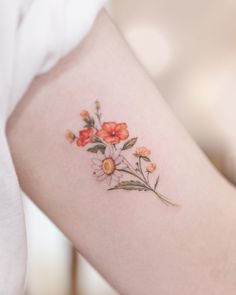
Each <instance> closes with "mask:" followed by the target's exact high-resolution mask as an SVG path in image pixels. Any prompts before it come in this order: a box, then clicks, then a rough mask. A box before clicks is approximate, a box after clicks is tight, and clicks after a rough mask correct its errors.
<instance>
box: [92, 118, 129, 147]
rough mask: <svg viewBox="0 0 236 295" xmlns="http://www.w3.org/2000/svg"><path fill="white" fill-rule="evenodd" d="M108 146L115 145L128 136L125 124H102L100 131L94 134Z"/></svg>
mask: <svg viewBox="0 0 236 295" xmlns="http://www.w3.org/2000/svg"><path fill="white" fill-rule="evenodd" d="M96 136H98V137H100V138H102V139H103V140H104V141H105V142H106V143H108V144H117V143H119V142H120V141H121V140H125V139H126V138H127V137H128V136H129V132H128V130H127V124H126V123H115V122H104V123H103V124H102V129H100V130H98V131H97V132H96Z"/></svg>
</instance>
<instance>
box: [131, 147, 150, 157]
mask: <svg viewBox="0 0 236 295" xmlns="http://www.w3.org/2000/svg"><path fill="white" fill-rule="evenodd" d="M135 154H136V155H137V156H140V157H148V156H150V154H151V151H150V150H148V149H147V148H146V147H145V146H141V147H138V148H137V149H136V151H135Z"/></svg>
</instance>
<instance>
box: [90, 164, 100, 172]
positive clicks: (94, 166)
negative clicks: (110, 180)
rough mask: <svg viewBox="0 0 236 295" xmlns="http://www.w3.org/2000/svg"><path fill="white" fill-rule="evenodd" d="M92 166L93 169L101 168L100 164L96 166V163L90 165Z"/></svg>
mask: <svg viewBox="0 0 236 295" xmlns="http://www.w3.org/2000/svg"><path fill="white" fill-rule="evenodd" d="M92 168H93V170H95V171H99V170H101V169H102V168H101V165H100V166H98V165H95V164H93V165H92Z"/></svg>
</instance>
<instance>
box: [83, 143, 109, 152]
mask: <svg viewBox="0 0 236 295" xmlns="http://www.w3.org/2000/svg"><path fill="white" fill-rule="evenodd" d="M105 148H106V147H105V145H103V144H96V145H95V146H93V147H90V148H88V149H87V151H88V152H90V153H97V152H98V151H100V152H101V153H103V154H104V152H105Z"/></svg>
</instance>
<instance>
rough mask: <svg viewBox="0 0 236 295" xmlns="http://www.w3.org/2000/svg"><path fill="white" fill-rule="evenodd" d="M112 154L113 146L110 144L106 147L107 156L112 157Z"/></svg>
mask: <svg viewBox="0 0 236 295" xmlns="http://www.w3.org/2000/svg"><path fill="white" fill-rule="evenodd" d="M111 155H112V147H111V146H110V145H108V146H107V147H106V149H105V157H106V158H110V157H111Z"/></svg>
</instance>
